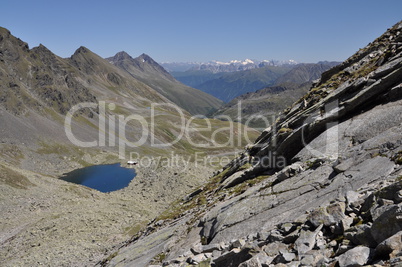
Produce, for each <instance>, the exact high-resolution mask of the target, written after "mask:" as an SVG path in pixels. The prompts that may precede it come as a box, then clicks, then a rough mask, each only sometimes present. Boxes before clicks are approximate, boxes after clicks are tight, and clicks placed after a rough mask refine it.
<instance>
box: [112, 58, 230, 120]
mask: <svg viewBox="0 0 402 267" xmlns="http://www.w3.org/2000/svg"><path fill="white" fill-rule="evenodd" d="M107 60H109V61H110V62H111V63H113V64H114V65H116V66H118V67H119V68H121V69H122V70H125V71H126V72H127V73H129V74H130V75H132V76H133V77H134V78H136V79H138V80H140V81H142V82H143V83H145V84H147V85H149V86H151V87H152V88H154V89H155V90H156V91H158V92H159V93H160V94H162V95H163V96H165V97H166V98H168V99H169V100H171V101H172V102H173V103H176V104H177V105H178V106H180V107H181V108H183V109H185V110H187V111H188V112H190V113H192V114H194V115H197V114H200V115H206V114H208V113H211V112H213V111H215V110H216V109H217V108H219V107H220V106H221V105H222V102H221V101H220V100H218V99H217V98H215V97H213V96H212V95H209V94H206V93H204V92H202V91H200V90H197V89H194V88H191V87H188V86H186V85H184V84H182V83H180V82H178V81H177V80H176V79H175V78H173V76H171V75H170V74H169V73H168V72H167V71H166V70H165V69H164V68H163V67H161V66H160V65H159V64H158V63H156V62H155V61H154V60H153V59H152V58H151V57H149V56H148V55H145V54H142V55H141V56H139V57H137V58H132V57H131V56H130V55H128V54H127V53H126V52H119V53H117V54H116V55H115V56H114V57H110V58H107Z"/></svg>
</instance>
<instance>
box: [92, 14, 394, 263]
mask: <svg viewBox="0 0 402 267" xmlns="http://www.w3.org/2000/svg"><path fill="white" fill-rule="evenodd" d="M401 32H402V22H400V23H398V24H397V25H395V26H394V27H392V28H391V29H389V30H388V31H387V32H386V33H385V34H384V35H382V36H381V37H379V38H378V39H376V40H375V41H374V42H373V43H371V44H369V45H368V46H367V47H365V48H364V49H361V50H360V51H359V52H358V53H356V54H355V55H353V56H352V57H350V58H349V59H348V60H346V61H345V62H344V63H342V64H341V65H339V66H337V67H335V68H333V69H331V70H329V71H327V72H325V73H324V74H323V75H322V77H321V80H320V81H319V82H317V83H316V84H315V85H313V87H312V88H311V90H310V91H309V93H308V94H307V95H305V96H304V97H303V98H302V99H300V100H299V101H297V102H296V103H295V104H293V106H292V107H290V108H288V109H287V110H285V111H284V113H283V115H282V116H281V117H280V118H279V119H278V120H277V121H276V123H275V124H274V125H272V126H271V127H270V128H269V129H267V130H266V131H265V132H263V133H262V135H261V136H260V137H259V138H258V139H257V141H256V142H255V144H254V145H253V146H249V147H247V148H246V151H245V153H244V154H243V155H242V156H240V157H238V158H236V159H234V160H233V161H232V162H231V163H229V164H228V165H227V166H226V167H225V168H224V169H223V170H221V171H220V172H219V173H218V174H216V175H215V176H214V177H212V178H211V180H210V182H209V183H207V184H206V185H204V186H203V190H202V191H200V192H197V194H195V195H194V197H193V198H191V199H189V198H186V199H185V200H184V201H182V202H181V203H179V204H178V205H176V206H172V208H171V210H170V214H171V216H168V217H165V218H164V222H163V224H162V225H158V226H156V225H155V223H153V224H150V225H149V227H151V228H152V229H154V230H153V231H152V232H151V233H150V232H147V231H143V232H142V233H141V234H139V235H137V236H136V237H135V238H133V240H132V241H130V242H127V243H126V244H124V247H122V249H120V250H116V252H115V255H116V257H110V258H109V259H106V260H105V261H103V262H101V263H99V264H101V265H109V266H124V265H130V264H134V263H135V265H136V266H146V265H147V264H159V265H160V266H187V265H186V264H193V265H196V264H199V265H198V266H335V265H339V266H359V265H365V264H379V265H382V264H397V263H398V262H399V261H400V260H401V258H400V257H401V254H400V251H401V246H400V244H401V241H400V233H401V231H402V215H401V214H402V208H401V206H402V197H401V195H402V193H401V192H402V191H401V190H402V181H401V179H402V166H401V162H400V161H399V160H398V159H399V158H400V155H401V153H402V116H400V114H402V79H401V77H402V76H401V75H402V34H401ZM168 230H169V231H171V232H174V233H175V234H173V235H172V236H170V237H169V238H167V239H166V241H164V242H165V243H164V244H165V245H164V249H163V250H159V251H158V252H155V251H156V250H158V249H156V248H157V246H156V245H154V246H152V245H150V244H151V243H152V240H155V238H157V237H159V238H162V237H163V234H164V233H166V232H167V231H168ZM213 244H220V245H219V246H217V245H213ZM141 245H147V249H146V251H147V252H149V253H146V252H141V253H139V252H138V251H136V249H135V248H138V247H139V246H141ZM205 245H206V246H210V247H208V250H204V249H203V248H204V246H205ZM192 247H197V248H198V249H197V251H196V250H195V249H193V250H191V248H192ZM151 252H152V253H151ZM158 253H159V254H158ZM161 253H162V254H163V256H164V257H163V260H161V257H158V255H161ZM196 254H197V255H196ZM200 254H201V255H203V256H202V257H201V256H199V255H200ZM198 260H201V262H198ZM139 262H141V263H145V262H146V264H140V265H137V263H139Z"/></svg>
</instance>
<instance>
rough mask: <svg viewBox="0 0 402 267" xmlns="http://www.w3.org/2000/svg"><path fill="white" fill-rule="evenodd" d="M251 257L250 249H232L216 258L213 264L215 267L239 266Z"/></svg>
mask: <svg viewBox="0 0 402 267" xmlns="http://www.w3.org/2000/svg"><path fill="white" fill-rule="evenodd" d="M252 257H253V255H251V254H250V248H244V249H242V250H240V249H238V248H234V249H232V250H231V251H228V252H226V253H224V254H222V255H221V256H220V257H219V258H216V259H215V260H214V263H215V267H227V266H239V265H240V264H241V263H243V262H245V261H247V260H249V259H251V258H252Z"/></svg>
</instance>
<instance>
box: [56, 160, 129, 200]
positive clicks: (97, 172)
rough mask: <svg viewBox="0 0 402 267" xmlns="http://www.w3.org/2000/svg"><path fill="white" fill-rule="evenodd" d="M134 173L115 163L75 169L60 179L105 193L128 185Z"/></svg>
mask: <svg viewBox="0 0 402 267" xmlns="http://www.w3.org/2000/svg"><path fill="white" fill-rule="evenodd" d="M135 175H136V173H135V170H134V169H128V168H123V167H121V166H120V163H117V164H108V165H95V166H90V167H86V168H82V169H77V170H74V171H72V172H69V173H66V174H65V175H64V176H62V177H61V178H60V179H62V180H64V181H67V182H71V183H75V184H80V185H85V186H87V187H90V188H93V189H96V190H99V191H101V192H104V193H107V192H112V191H116V190H119V189H122V188H124V187H126V186H128V184H129V183H130V181H131V180H132V179H133V178H134V177H135Z"/></svg>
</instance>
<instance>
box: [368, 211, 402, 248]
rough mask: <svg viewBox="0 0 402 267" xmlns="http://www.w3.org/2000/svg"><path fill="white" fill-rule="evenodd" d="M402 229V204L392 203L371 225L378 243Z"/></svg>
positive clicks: (372, 233) (372, 232)
mask: <svg viewBox="0 0 402 267" xmlns="http://www.w3.org/2000/svg"><path fill="white" fill-rule="evenodd" d="M401 230H402V204H401V203H400V204H398V205H391V206H390V207H389V208H388V209H387V210H386V211H384V213H382V214H381V215H380V216H379V217H378V218H377V219H376V220H375V221H374V222H373V225H372V227H371V235H372V236H373V238H374V240H375V241H376V242H377V243H381V242H382V241H384V240H385V239H387V238H389V237H391V236H393V235H394V234H396V233H398V232H399V231H401Z"/></svg>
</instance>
